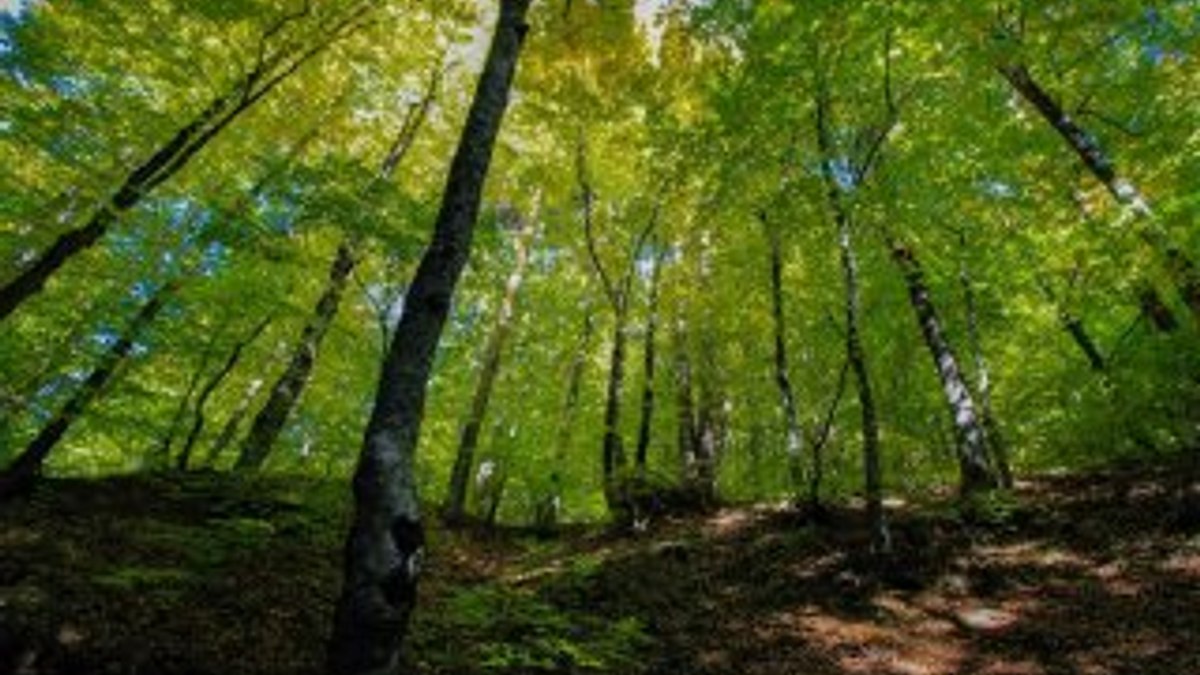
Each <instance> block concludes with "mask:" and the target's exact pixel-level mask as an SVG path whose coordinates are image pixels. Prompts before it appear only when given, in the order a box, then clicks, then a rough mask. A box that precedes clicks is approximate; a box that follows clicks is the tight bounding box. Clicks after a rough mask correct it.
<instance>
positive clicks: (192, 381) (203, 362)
mask: <svg viewBox="0 0 1200 675" xmlns="http://www.w3.org/2000/svg"><path fill="white" fill-rule="evenodd" d="M210 356H211V345H210V348H208V349H205V351H204V355H203V356H202V357H201V358H200V365H199V366H197V367H196V371H195V372H194V373H192V376H191V377H190V378H189V379H188V384H187V389H185V390H184V392H183V397H182V398H180V399H179V406H178V407H177V408H175V414H174V415H172V416H171V424H170V426H168V427H167V432H166V433H165V434H163V437H162V440H161V441H159V444H158V449H157V451H156V452H155V455H154V460H153V461H154V462H155V464H157V465H158V466H160V467H165V466H167V464H168V463H169V462H170V460H171V447H172V446H173V445H175V437H176V436H177V435H178V434H179V429H180V427H182V426H183V423H184V421H186V420H187V416H188V411H189V410H191V408H192V397H193V396H195V395H196V389H198V388H199V387H200V380H202V379H203V378H204V371H205V369H207V368H208V360H209V357H210Z"/></svg>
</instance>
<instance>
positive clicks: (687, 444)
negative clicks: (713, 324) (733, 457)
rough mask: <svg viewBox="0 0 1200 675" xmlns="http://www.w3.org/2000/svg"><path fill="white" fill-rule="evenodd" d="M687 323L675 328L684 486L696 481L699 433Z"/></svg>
mask: <svg viewBox="0 0 1200 675" xmlns="http://www.w3.org/2000/svg"><path fill="white" fill-rule="evenodd" d="M683 326H684V322H683V320H682V319H680V320H679V321H678V322H677V323H676V328H675V406H676V408H677V410H678V417H679V441H678V443H679V466H680V470H681V472H682V476H681V478H682V480H683V483H684V485H686V486H688V487H689V488H690V487H691V486H693V485H695V484H696V482H697V480H698V478H697V475H696V469H697V466H696V465H697V457H698V456H699V453H700V451H699V449H698V448H697V446H698V445H699V440H698V439H699V434H698V433H697V431H696V403H695V396H694V394H693V385H692V361H691V358H690V357H689V356H688V346H687V336H686V334H685V332H684V327H683Z"/></svg>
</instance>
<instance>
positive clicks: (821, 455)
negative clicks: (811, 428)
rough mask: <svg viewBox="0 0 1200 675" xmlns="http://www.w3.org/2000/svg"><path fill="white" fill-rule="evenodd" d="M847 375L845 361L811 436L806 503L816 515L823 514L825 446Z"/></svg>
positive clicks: (840, 403)
mask: <svg viewBox="0 0 1200 675" xmlns="http://www.w3.org/2000/svg"><path fill="white" fill-rule="evenodd" d="M849 373H850V362H849V361H846V362H845V363H843V364H842V369H841V370H840V371H838V379H837V386H836V388H835V389H834V392H833V399H832V400H831V401H830V402H829V408H828V409H827V410H826V411H825V418H824V419H823V420H822V421H821V423H820V426H818V427H817V428H816V432H815V433H814V434H813V440H812V456H813V470H812V474H811V475H810V476H809V481H808V503H809V505H810V507H811V509H812V511H813V512H814V513H817V514H820V513H823V512H824V507H823V506H822V505H821V485H822V483H824V481H825V446H826V445H828V444H829V441H830V439H831V438H833V421H834V419H835V418H836V417H837V412H838V408H840V407H841V405H842V396H844V395H845V393H846V379H847V375H849Z"/></svg>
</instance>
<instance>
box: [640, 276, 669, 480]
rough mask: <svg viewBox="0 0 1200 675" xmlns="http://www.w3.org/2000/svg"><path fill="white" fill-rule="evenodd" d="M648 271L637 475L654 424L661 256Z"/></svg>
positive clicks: (643, 469)
mask: <svg viewBox="0 0 1200 675" xmlns="http://www.w3.org/2000/svg"><path fill="white" fill-rule="evenodd" d="M651 264H652V265H654V267H653V268H652V269H651V271H650V299H649V303H648V306H647V310H646V334H645V338H644V343H643V344H644V347H643V350H642V373H643V382H642V418H641V420H640V422H639V423H638V438H637V454H636V466H637V472H638V476H641V477H644V476H645V475H646V456H647V454H648V453H649V451H650V432H651V430H652V429H653V426H654V370H655V365H656V364H655V337H656V334H657V332H658V292H659V291H658V286H659V283H660V281H661V279H660V277H661V276H662V265H663V259H662V256H661V255H659V254H655V257H654V258H653V260H652V263H651Z"/></svg>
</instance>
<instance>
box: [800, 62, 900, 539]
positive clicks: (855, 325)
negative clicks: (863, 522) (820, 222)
mask: <svg viewBox="0 0 1200 675" xmlns="http://www.w3.org/2000/svg"><path fill="white" fill-rule="evenodd" d="M820 84H821V87H820V91H819V92H818V94H817V145H818V148H819V150H820V154H821V176H822V178H823V180H824V183H825V194H826V200H827V202H828V204H829V208H830V210H831V211H832V213H833V217H834V222H835V224H836V226H837V235H838V249H839V251H840V257H841V266H842V278H843V282H844V292H845V321H846V326H845V331H846V359H847V360H848V361H849V362H850V369H851V371H852V372H853V373H854V379H855V384H856V385H857V389H858V405H859V410H860V411H861V413H862V437H863V477H864V483H865V486H864V487H865V492H866V503H867V522H868V526H869V528H870V536H871V550H872V551H873V552H874V553H875V554H877V555H886V554H889V553H890V552H891V549H892V541H891V533H890V531H889V529H888V524H887V518H886V514H885V512H884V509H883V467H882V462H881V461H880V451H879V422H878V420H877V416H876V411H875V397H874V392H873V391H872V389H871V378H870V374H869V372H868V368H867V357H866V353H865V350H864V348H863V343H862V336H861V334H860V332H859V313H860V309H859V305H860V300H859V282H858V257H857V255H856V253H855V250H854V226H853V221H852V220H851V217H850V211H849V209H848V208H847V206H846V203H845V201H844V200H843V198H842V190H843V188H842V186H841V184H840V183H839V182H838V176H837V174H836V173H835V168H834V161H835V158H836V155H835V151H834V144H833V138H832V135H831V129H830V126H831V125H832V120H831V119H830V114H831V111H830V101H829V94H828V91H826V90H825V89H824V82H823V80H822V81H821V83H820ZM883 138H884V136H881V137H880V139H881V140H880V143H882V139H883ZM869 168H870V164H869V163H864V164H863V165H862V166H861V167H860V168H859V169H858V170H857V171H856V172H855V173H856V176H855V177H854V181H855V184H856V185H857V184H858V183H859V182H861V180H862V178H863V177H864V176H865V175H866V172H867V171H868V170H869Z"/></svg>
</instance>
